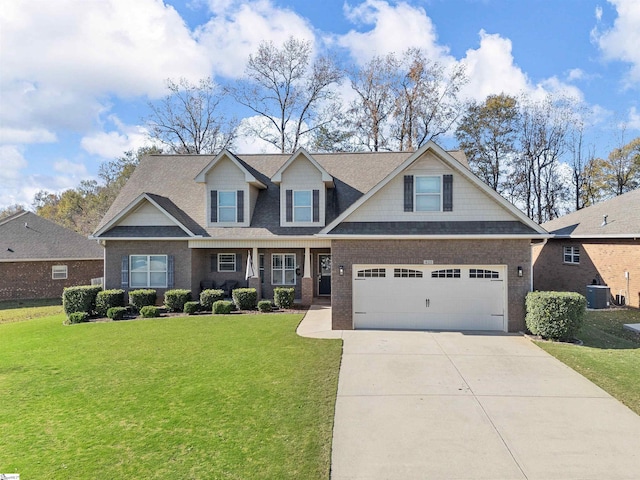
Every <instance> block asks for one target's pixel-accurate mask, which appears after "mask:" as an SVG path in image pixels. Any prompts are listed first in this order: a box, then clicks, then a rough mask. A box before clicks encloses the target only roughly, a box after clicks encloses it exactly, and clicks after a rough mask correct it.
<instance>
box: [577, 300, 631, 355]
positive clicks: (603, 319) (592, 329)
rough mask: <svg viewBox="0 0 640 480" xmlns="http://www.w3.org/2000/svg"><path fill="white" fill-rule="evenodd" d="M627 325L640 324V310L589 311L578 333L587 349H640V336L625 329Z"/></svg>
mask: <svg viewBox="0 0 640 480" xmlns="http://www.w3.org/2000/svg"><path fill="white" fill-rule="evenodd" d="M625 323H640V310H635V309H631V308H617V309H607V310H597V311H596V310H589V311H587V315H586V317H585V321H584V325H583V326H582V329H581V330H580V332H579V333H578V338H579V339H580V340H582V342H583V344H584V346H585V347H591V348H600V349H607V350H609V349H613V350H615V349H636V348H640V335H639V334H637V333H634V332H631V331H629V330H626V329H625V328H624V324H625Z"/></svg>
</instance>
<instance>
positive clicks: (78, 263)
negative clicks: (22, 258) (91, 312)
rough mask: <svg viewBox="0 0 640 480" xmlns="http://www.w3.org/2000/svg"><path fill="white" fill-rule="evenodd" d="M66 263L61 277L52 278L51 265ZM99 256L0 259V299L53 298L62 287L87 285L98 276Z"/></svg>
mask: <svg viewBox="0 0 640 480" xmlns="http://www.w3.org/2000/svg"><path fill="white" fill-rule="evenodd" d="M54 265H66V266H67V278H66V279H65V280H53V279H52V278H51V267H53V266H54ZM102 268H103V262H102V260H73V261H50V262H10V263H5V262H2V263H0V300H11V299H27V298H56V297H61V296H62V290H63V289H64V287H71V286H75V285H90V284H91V279H92V278H98V277H102Z"/></svg>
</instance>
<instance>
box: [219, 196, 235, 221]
mask: <svg viewBox="0 0 640 480" xmlns="http://www.w3.org/2000/svg"><path fill="white" fill-rule="evenodd" d="M236 199H237V193H236V191H235V190H233V191H228V192H227V191H219V192H218V222H235V221H236V212H237V211H238V209H237V205H236Z"/></svg>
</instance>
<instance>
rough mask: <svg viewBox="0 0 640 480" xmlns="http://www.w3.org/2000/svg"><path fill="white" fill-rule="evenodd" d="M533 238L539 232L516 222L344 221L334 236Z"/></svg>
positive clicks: (335, 230) (336, 229) (334, 231)
mask: <svg viewBox="0 0 640 480" xmlns="http://www.w3.org/2000/svg"><path fill="white" fill-rule="evenodd" d="M389 232H393V233H394V234H395V235H530V234H532V233H533V234H535V233H536V232H535V231H534V230H533V229H532V228H529V227H528V226H527V225H524V224H523V223H521V222H518V221H517V220H514V221H502V222H499V221H489V222H484V221H467V222H343V223H341V224H340V225H338V226H337V227H336V228H334V229H333V230H332V231H331V234H338V235H339V234H348V235H387V234H389Z"/></svg>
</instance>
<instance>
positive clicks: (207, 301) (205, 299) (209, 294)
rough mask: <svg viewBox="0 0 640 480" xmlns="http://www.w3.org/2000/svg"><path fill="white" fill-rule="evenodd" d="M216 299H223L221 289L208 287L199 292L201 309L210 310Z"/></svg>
mask: <svg viewBox="0 0 640 480" xmlns="http://www.w3.org/2000/svg"><path fill="white" fill-rule="evenodd" d="M218 300H224V291H223V290H216V289H209V290H203V291H202V292H201V293H200V305H202V309H203V310H212V309H213V304H214V302H217V301H218Z"/></svg>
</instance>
